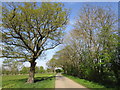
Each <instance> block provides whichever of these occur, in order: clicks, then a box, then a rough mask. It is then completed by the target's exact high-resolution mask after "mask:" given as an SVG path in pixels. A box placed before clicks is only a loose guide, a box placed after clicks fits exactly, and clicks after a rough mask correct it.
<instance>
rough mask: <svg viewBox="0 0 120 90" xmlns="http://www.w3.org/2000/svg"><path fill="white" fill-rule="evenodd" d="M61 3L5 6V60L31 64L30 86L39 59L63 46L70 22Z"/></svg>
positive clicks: (3, 10)
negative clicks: (51, 50)
mask: <svg viewBox="0 0 120 90" xmlns="http://www.w3.org/2000/svg"><path fill="white" fill-rule="evenodd" d="M63 6H64V5H63V4H62V3H41V5H38V4H37V3H35V2H34V3H3V9H2V16H3V18H2V21H3V30H2V36H3V39H2V42H3V45H4V46H3V47H4V48H3V56H4V57H6V58H14V59H16V58H18V59H17V60H18V61H23V62H24V61H29V62H30V71H29V78H28V80H27V82H28V83H33V82H34V73H35V66H36V62H35V61H36V59H37V58H38V57H39V56H41V54H42V53H43V52H44V51H46V50H49V49H53V48H55V47H56V46H58V45H59V44H60V39H61V38H62V37H61V35H62V33H63V30H64V29H65V25H66V24H67V21H68V10H67V9H65V8H63Z"/></svg>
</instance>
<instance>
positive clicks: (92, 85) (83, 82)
mask: <svg viewBox="0 0 120 90" xmlns="http://www.w3.org/2000/svg"><path fill="white" fill-rule="evenodd" d="M63 75H64V76H66V77H68V78H69V79H72V80H73V81H75V82H77V83H79V84H81V85H83V86H85V87H87V88H105V87H104V86H103V85H100V84H98V83H94V82H90V81H88V80H85V79H80V78H77V77H74V76H70V75H65V74H63Z"/></svg>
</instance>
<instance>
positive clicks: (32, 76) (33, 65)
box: [27, 61, 36, 83]
mask: <svg viewBox="0 0 120 90" xmlns="http://www.w3.org/2000/svg"><path fill="white" fill-rule="evenodd" d="M30 64H31V66H30V71H29V78H28V80H27V83H34V75H35V65H36V62H35V61H32V62H30Z"/></svg>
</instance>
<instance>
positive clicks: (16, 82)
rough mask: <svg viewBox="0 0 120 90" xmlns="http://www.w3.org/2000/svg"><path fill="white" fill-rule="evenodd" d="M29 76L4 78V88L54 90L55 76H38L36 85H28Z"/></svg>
mask: <svg viewBox="0 0 120 90" xmlns="http://www.w3.org/2000/svg"><path fill="white" fill-rule="evenodd" d="M27 78H28V75H6V76H2V88H54V87H55V78H54V74H36V75H35V83H33V84H28V83H26V81H27Z"/></svg>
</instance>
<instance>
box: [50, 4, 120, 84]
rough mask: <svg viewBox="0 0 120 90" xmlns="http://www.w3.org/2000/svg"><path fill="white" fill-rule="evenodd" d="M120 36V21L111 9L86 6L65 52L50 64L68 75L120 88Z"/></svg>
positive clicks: (67, 39)
mask: <svg viewBox="0 0 120 90" xmlns="http://www.w3.org/2000/svg"><path fill="white" fill-rule="evenodd" d="M118 35H119V32H118V18H117V15H116V14H115V13H114V11H112V9H111V8H106V7H94V6H90V5H86V6H84V7H83V8H81V9H80V11H79V14H78V16H77V17H76V21H75V24H74V29H72V30H71V31H70V32H69V34H67V36H66V37H65V39H64V42H63V48H61V50H60V51H58V52H56V54H55V55H54V56H53V58H52V59H51V61H49V62H52V63H54V65H52V66H54V67H61V68H62V69H63V70H64V73H65V74H68V75H72V76H75V77H79V78H81V79H86V80H90V81H94V82H99V83H102V84H105V83H107V84H110V85H111V84H113V85H120V52H119V48H120V42H119V39H120V37H119V36H118ZM49 62H48V63H49Z"/></svg>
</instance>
